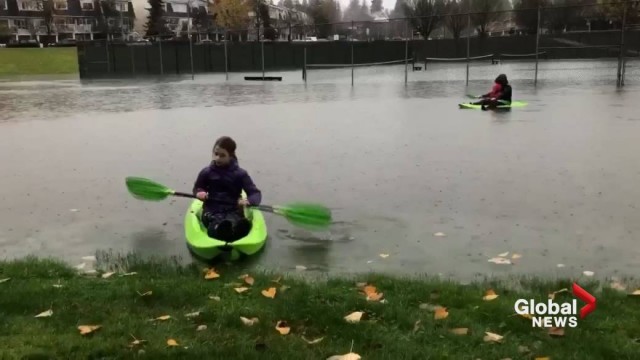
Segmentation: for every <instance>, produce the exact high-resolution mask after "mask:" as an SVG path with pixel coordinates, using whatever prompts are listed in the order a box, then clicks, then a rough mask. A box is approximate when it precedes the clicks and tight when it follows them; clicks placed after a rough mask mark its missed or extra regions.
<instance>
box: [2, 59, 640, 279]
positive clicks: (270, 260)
mask: <svg viewBox="0 0 640 360" xmlns="http://www.w3.org/2000/svg"><path fill="white" fill-rule="evenodd" d="M531 65H532V64H527V63H511V64H503V65H499V66H497V65H496V66H491V65H487V66H477V65H474V66H472V68H471V75H472V81H471V82H470V85H469V87H465V86H464V85H465V84H464V74H465V68H464V65H462V66H456V67H451V66H443V65H436V66H430V67H429V71H422V72H412V71H411V72H409V80H410V82H409V83H408V84H407V85H406V86H405V84H404V83H403V79H404V68H403V67H402V66H401V67H393V68H385V69H357V70H356V72H355V73H356V81H355V84H356V86H354V87H353V88H352V87H351V79H350V70H344V71H342V70H340V71H334V72H328V71H324V70H314V71H311V72H310V74H309V82H308V83H307V84H306V85H305V84H304V83H303V82H302V80H301V78H300V73H299V72H285V73H282V75H283V76H284V78H285V81H283V82H282V83H271V82H270V83H256V82H250V83H249V82H243V81H242V80H241V79H242V77H241V75H239V74H232V76H231V79H230V81H229V82H225V81H224V74H223V75H220V74H216V75H197V76H196V79H195V81H192V80H191V79H190V77H189V78H188V79H181V78H171V79H163V80H155V79H138V80H136V81H91V82H79V81H75V80H61V81H39V82H25V83H16V82H10V81H8V82H2V83H0V109H2V111H0V167H1V169H2V178H1V180H0V185H2V186H0V249H2V253H1V254H2V256H3V257H14V256H24V255H26V254H30V253H33V254H36V255H43V254H44V255H51V256H57V257H61V258H64V259H67V260H69V261H70V262H72V263H75V262H77V261H79V259H80V257H82V256H85V255H88V254H91V253H93V252H94V251H96V250H109V249H112V250H113V251H116V252H127V251H136V252H138V253H143V254H147V255H175V256H179V257H181V258H182V259H183V261H189V260H190V255H189V253H188V251H187V250H186V247H185V243H184V229H183V224H182V221H183V217H184V212H185V211H186V209H187V207H188V205H189V201H188V200H186V199H182V198H180V199H177V198H176V199H169V200H166V201H164V202H143V201H139V200H135V199H133V198H132V197H131V196H130V195H129V194H128V193H127V192H126V189H125V186H124V178H125V177H126V176H145V177H148V178H151V179H154V180H156V181H159V182H161V183H164V184H166V185H168V186H170V187H172V188H174V189H176V190H177V191H189V190H190V189H191V187H192V186H193V181H194V180H195V177H196V175H197V172H198V171H199V170H200V169H201V168H202V167H203V166H205V165H206V164H207V163H208V162H209V160H210V152H211V146H212V142H213V141H214V139H215V138H217V137H218V136H220V135H223V134H224V135H230V136H233V137H234V138H235V139H236V140H237V142H238V146H239V147H238V153H239V157H240V163H241V166H243V167H245V168H246V169H247V170H248V171H249V172H250V174H251V176H252V177H253V179H254V181H255V182H256V184H257V185H258V186H259V187H260V188H261V189H262V190H263V195H264V198H263V201H264V202H265V204H269V205H275V204H284V203H287V202H290V201H319V202H322V203H325V204H327V205H328V206H329V207H331V208H333V209H336V210H335V213H334V219H335V224H333V226H332V227H331V229H329V230H327V231H324V232H308V231H303V230H299V229H296V228H294V227H293V226H292V225H291V224H289V223H288V222H287V221H286V220H285V219H283V218H282V217H279V216H274V215H272V214H267V215H265V218H266V220H267V224H268V228H269V233H270V236H269V240H268V242H267V244H266V246H265V250H264V252H263V253H262V254H260V255H259V256H256V257H254V258H252V259H251V262H255V263H256V264H258V265H260V266H265V267H270V268H279V269H284V270H293V269H295V266H296V265H303V266H306V267H307V268H308V269H311V270H318V271H329V272H358V271H370V270H374V271H390V272H397V273H405V274H413V273H416V272H428V273H432V274H433V273H442V274H445V275H447V276H449V275H451V276H455V277H459V278H467V279H469V278H473V277H475V276H477V275H478V274H490V273H508V274H513V273H530V272H531V273H537V274H543V275H544V274H546V275H552V276H553V275H557V274H559V273H563V274H569V275H576V274H579V273H581V271H582V270H590V271H594V272H596V274H597V275H606V274H612V273H615V272H621V273H633V272H637V271H638V270H640V265H638V264H640V249H638V247H637V246H635V240H636V238H637V236H638V234H640V223H638V222H637V221H636V220H637V219H636V217H637V216H636V213H637V206H638V205H637V204H638V203H640V188H638V186H637V184H638V183H639V180H640V171H639V170H638V169H637V167H636V166H634V164H636V163H637V154H638V151H639V150H640V148H639V145H638V141H637V135H636V134H637V132H638V131H639V130H640V128H638V127H639V126H640V121H638V120H639V117H638V114H637V111H636V110H635V108H636V106H635V105H636V104H635V103H636V102H637V100H638V98H640V96H639V95H640V86H639V85H638V84H640V72H639V71H638V70H639V68H638V67H637V65H636V64H634V63H633V62H631V63H630V67H629V68H628V69H627V81H626V83H627V86H626V87H625V88H624V89H620V90H617V89H616V88H615V62H611V61H609V62H606V61H595V62H549V63H541V66H540V79H541V80H540V82H539V85H538V87H534V86H533V82H532V76H533V74H532V67H530V66H531ZM573 68H578V69H580V70H572V69H573ZM527 69H529V70H527ZM499 72H506V73H507V74H508V75H509V77H510V79H511V81H512V84H513V87H514V98H515V99H522V100H525V101H527V102H528V103H529V105H528V106H527V107H525V108H520V109H513V110H512V111H510V112H492V111H475V110H460V109H458V106H457V104H458V103H459V102H462V101H467V99H466V97H465V95H466V94H478V93H484V92H486V91H487V90H488V88H489V87H490V85H491V81H492V79H493V78H494V77H495V76H496V75H497V73H499ZM242 75H246V74H242ZM269 75H273V74H269ZM239 105H242V106H239ZM37 120H44V121H37ZM439 232H442V233H444V234H446V236H444V237H441V236H434V234H435V233H439ZM505 251H511V252H518V253H521V254H522V255H523V257H522V259H520V261H519V262H518V264H517V265H515V266H510V267H504V266H496V265H493V264H490V263H488V262H487V260H488V259H489V258H491V257H494V256H496V255H497V254H499V253H502V252H505ZM380 254H387V255H389V256H388V257H381V256H380ZM558 263H563V264H566V267H564V268H562V269H560V268H557V266H556V265H557V264H558Z"/></svg>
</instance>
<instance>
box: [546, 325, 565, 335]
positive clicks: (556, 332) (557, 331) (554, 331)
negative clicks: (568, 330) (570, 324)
mask: <svg viewBox="0 0 640 360" xmlns="http://www.w3.org/2000/svg"><path fill="white" fill-rule="evenodd" d="M549 335H551V336H564V328H558V327H552V328H549Z"/></svg>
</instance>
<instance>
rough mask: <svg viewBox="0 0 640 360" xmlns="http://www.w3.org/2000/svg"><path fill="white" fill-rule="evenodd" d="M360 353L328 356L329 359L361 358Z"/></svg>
mask: <svg viewBox="0 0 640 360" xmlns="http://www.w3.org/2000/svg"><path fill="white" fill-rule="evenodd" d="M360 359H362V358H361V357H360V355H358V354H356V353H353V352H350V353H348V354H344V355H333V356H330V357H328V358H327V360H360Z"/></svg>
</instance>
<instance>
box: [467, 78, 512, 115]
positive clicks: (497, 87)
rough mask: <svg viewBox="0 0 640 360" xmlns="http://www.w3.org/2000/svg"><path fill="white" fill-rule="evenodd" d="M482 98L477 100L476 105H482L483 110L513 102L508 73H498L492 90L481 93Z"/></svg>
mask: <svg viewBox="0 0 640 360" xmlns="http://www.w3.org/2000/svg"><path fill="white" fill-rule="evenodd" d="M480 98H481V99H482V100H481V101H478V102H476V103H475V105H482V110H486V109H487V108H495V107H496V106H498V105H508V104H511V85H509V80H507V75H505V74H500V75H498V77H497V78H496V79H495V81H494V84H493V88H491V91H490V92H488V93H486V94H484V95H481V96H480Z"/></svg>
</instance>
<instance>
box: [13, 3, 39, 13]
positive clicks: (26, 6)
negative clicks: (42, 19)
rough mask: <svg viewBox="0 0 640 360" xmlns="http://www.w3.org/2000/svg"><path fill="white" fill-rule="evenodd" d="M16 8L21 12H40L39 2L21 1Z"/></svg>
mask: <svg viewBox="0 0 640 360" xmlns="http://www.w3.org/2000/svg"><path fill="white" fill-rule="evenodd" d="M18 7H19V8H20V10H22V11H42V3H41V2H39V1H23V2H20V3H19V5H18Z"/></svg>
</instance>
